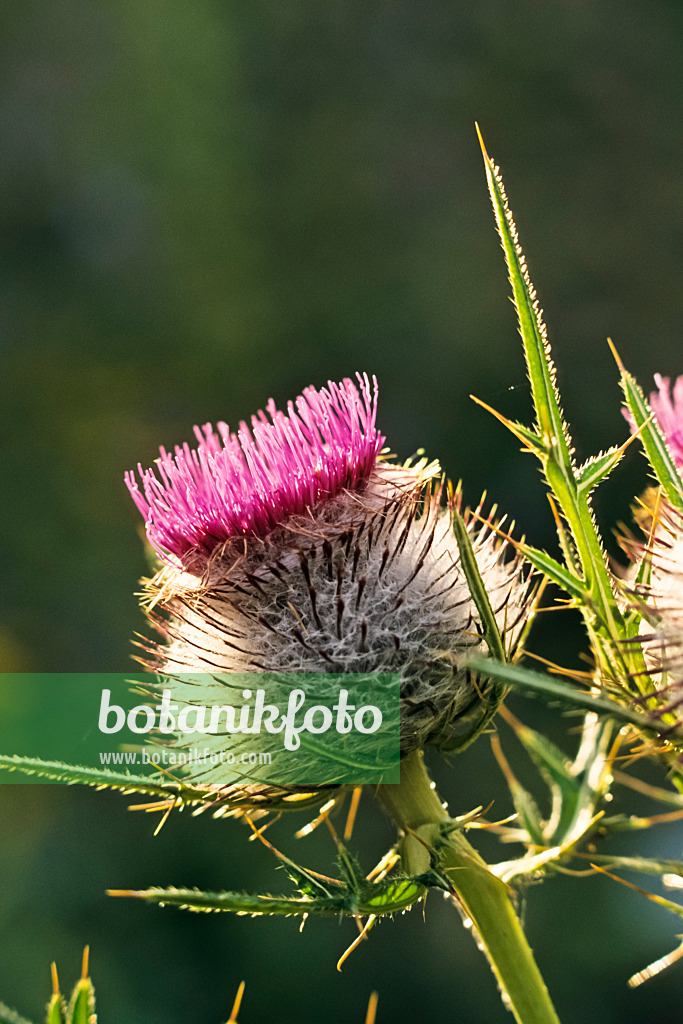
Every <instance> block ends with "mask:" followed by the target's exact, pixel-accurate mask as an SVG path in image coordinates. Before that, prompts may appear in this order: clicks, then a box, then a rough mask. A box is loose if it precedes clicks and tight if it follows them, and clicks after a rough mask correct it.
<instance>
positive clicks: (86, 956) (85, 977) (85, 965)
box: [81, 946, 90, 981]
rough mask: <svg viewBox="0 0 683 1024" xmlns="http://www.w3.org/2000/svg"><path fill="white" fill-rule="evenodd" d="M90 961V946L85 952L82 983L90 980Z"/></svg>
mask: <svg viewBox="0 0 683 1024" xmlns="http://www.w3.org/2000/svg"><path fill="white" fill-rule="evenodd" d="M89 960H90V946H86V947H85V949H84V950H83V964H82V966H81V981H86V980H87V978H88V961H89Z"/></svg>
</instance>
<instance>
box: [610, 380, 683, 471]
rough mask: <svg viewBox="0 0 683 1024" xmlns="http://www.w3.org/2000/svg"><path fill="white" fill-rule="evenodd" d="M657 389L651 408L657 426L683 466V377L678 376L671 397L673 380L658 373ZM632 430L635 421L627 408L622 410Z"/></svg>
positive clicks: (654, 392) (651, 397) (653, 392)
mask: <svg viewBox="0 0 683 1024" xmlns="http://www.w3.org/2000/svg"><path fill="white" fill-rule="evenodd" d="M654 376H655V384H656V385H657V391H652V392H651V393H650V408H651V409H652V412H653V413H654V415H655V419H656V421H657V426H658V427H659V429H660V431H661V432H662V434H663V436H664V440H665V441H666V443H667V446H668V448H669V451H670V452H671V455H672V457H673V459H674V462H675V463H676V465H677V466H678V467H681V466H683V377H677V378H676V382H675V384H674V386H673V401H672V398H671V380H670V378H669V377H662V375H661V373H656V374H655V375H654ZM622 412H623V414H624V417H625V418H626V420H628V422H629V424H630V426H631V430H635V423H634V421H633V417H632V415H631V413H630V411H629V410H628V409H627V408H624V409H623V410H622Z"/></svg>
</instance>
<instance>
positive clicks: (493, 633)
mask: <svg viewBox="0 0 683 1024" xmlns="http://www.w3.org/2000/svg"><path fill="white" fill-rule="evenodd" d="M451 511H452V515H453V530H454V532H455V539H456V540H457V542H458V549H459V551H460V564H461V566H462V569H463V572H464V573H465V579H466V580H467V586H468V587H469V591H470V594H471V596H472V600H473V601H474V603H475V605H476V608H477V611H478V612H479V620H480V622H481V625H482V629H483V631H484V632H483V636H484V642H485V644H486V646H487V647H488V649H489V654H490V655H491V657H492V658H498V659H499V661H506V660H507V658H506V655H505V645H504V644H503V638H502V637H501V635H500V630H499V629H498V623H497V622H496V616H495V614H494V611H493V608H492V607H491V601H490V599H489V595H488V593H487V590H486V587H485V586H484V581H483V580H482V578H481V573H480V572H479V566H478V564H477V559H476V556H475V554H474V548H473V547H472V541H471V539H470V535H469V533H468V531H467V526H466V525H465V521H464V519H463V517H462V516H461V515H460V512H459V511H458V509H457V508H456V507H455V506H454V505H453V506H452V509H451Z"/></svg>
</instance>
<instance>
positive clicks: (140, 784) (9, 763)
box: [0, 754, 207, 803]
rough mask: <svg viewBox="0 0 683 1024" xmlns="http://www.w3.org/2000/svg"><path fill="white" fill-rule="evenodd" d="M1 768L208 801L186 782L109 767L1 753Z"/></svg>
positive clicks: (74, 782) (70, 781) (100, 786)
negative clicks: (119, 770) (133, 773)
mask: <svg viewBox="0 0 683 1024" xmlns="http://www.w3.org/2000/svg"><path fill="white" fill-rule="evenodd" d="M0 768H4V769H6V770H7V771H10V772H22V773H23V774H25V775H36V776H39V777H40V778H45V779H53V780H55V781H56V782H65V783H67V785H84V786H95V787H96V788H97V789H116V790H120V791H121V792H123V793H145V794H147V795H151V796H157V797H160V798H162V799H169V798H170V797H177V799H178V800H179V801H181V802H187V803H200V802H204V801H205V800H206V799H207V794H206V793H205V792H203V791H202V790H200V789H194V788H193V787H191V786H187V785H186V784H185V783H182V782H171V781H165V780H159V779H155V778H154V777H153V776H147V775H130V774H129V773H128V772H114V771H111V769H109V768H87V767H85V766H81V765H71V764H63V763H62V762H61V761H42V760H41V759H40V758H38V757H21V756H19V755H15V754H12V755H8V754H0Z"/></svg>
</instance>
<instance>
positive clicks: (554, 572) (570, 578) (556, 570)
mask: <svg viewBox="0 0 683 1024" xmlns="http://www.w3.org/2000/svg"><path fill="white" fill-rule="evenodd" d="M519 550H520V551H521V553H522V554H523V555H524V557H525V558H526V559H528V560H529V561H530V562H531V564H532V565H533V567H534V568H535V569H538V570H539V571H540V572H542V573H543V575H544V576H547V577H548V579H549V580H552V582H553V583H556V584H557V585H558V587H562V589H563V590H566V591H567V593H568V594H569V595H570V596H571V597H573V598H575V599H576V600H578V601H584V600H585V598H586V593H587V591H586V584H585V582H584V581H583V580H582V579H580V577H578V576H575V575H574V573H572V572H570V571H569V569H565V567H564V566H563V565H560V563H559V562H558V561H556V560H555V559H554V558H553V557H552V556H551V555H548V554H546V552H545V551H540V550H539V549H538V548H532V547H530V546H529V545H528V544H520V545H519Z"/></svg>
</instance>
